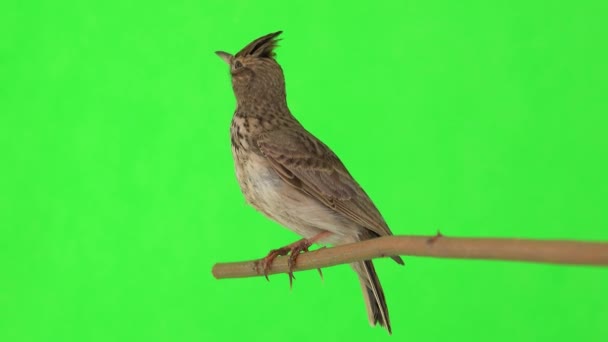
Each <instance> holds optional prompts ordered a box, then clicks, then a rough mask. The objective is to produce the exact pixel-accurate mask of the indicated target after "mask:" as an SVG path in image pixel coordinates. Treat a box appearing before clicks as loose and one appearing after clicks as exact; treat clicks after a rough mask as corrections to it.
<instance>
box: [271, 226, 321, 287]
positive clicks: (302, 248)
mask: <svg viewBox="0 0 608 342" xmlns="http://www.w3.org/2000/svg"><path fill="white" fill-rule="evenodd" d="M330 234H331V232H328V231H324V232H321V233H319V234H317V235H315V236H313V237H311V238H308V239H301V240H298V241H296V242H294V243H292V244H289V245H287V246H285V247H281V248H278V249H273V250H271V251H270V253H268V255H267V256H266V257H265V258H263V259H262V260H260V262H261V264H262V267H263V269H264V276H265V277H266V280H268V272H269V271H270V267H271V265H272V263H273V261H274V259H276V257H278V256H283V255H289V259H288V261H287V263H288V265H289V272H288V274H289V287H290V288H291V286H292V285H293V280H294V279H295V277H294V276H293V269H294V268H295V266H296V259H297V258H298V255H300V253H302V252H308V248H309V247H310V246H311V245H312V244H313V243H315V242H317V241H319V240H320V239H323V238H324V237H327V236H328V235H330ZM319 273H320V274H321V277H323V274H322V273H321V270H320V269H319Z"/></svg>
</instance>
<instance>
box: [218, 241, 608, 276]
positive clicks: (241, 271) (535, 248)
mask: <svg viewBox="0 0 608 342" xmlns="http://www.w3.org/2000/svg"><path fill="white" fill-rule="evenodd" d="M391 255H405V256H408V255H410V256H413V255H415V256H428V257H437V258H461V259H491V260H513V261H528V262H539V263H550V264H570V265H589V266H608V243H606V242H581V241H551V240H526V239H495V238H452V237H444V236H430V237H429V236H387V237H381V238H377V239H372V240H365V241H361V242H357V243H353V244H348V245H342V246H336V247H332V248H322V249H318V250H316V251H312V252H309V253H304V254H301V255H300V256H298V260H297V264H296V267H295V269H294V271H303V270H309V269H315V268H323V267H329V266H334V265H338V264H346V263H351V262H354V261H359V260H369V259H373V258H381V257H386V256H391ZM258 263H259V260H253V261H243V262H232V263H219V264H215V265H214V266H213V270H212V272H213V276H214V277H215V278H217V279H223V278H242V277H255V276H260V275H263V272H262V270H261V268H260V267H258ZM287 271H288V269H287V258H286V257H278V258H276V259H275V261H274V263H273V264H272V269H271V270H270V272H269V274H275V273H287Z"/></svg>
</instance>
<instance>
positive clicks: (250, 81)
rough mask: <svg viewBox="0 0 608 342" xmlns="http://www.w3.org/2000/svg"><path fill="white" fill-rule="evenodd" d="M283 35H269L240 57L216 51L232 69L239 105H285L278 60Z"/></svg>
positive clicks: (242, 52) (238, 54)
mask: <svg viewBox="0 0 608 342" xmlns="http://www.w3.org/2000/svg"><path fill="white" fill-rule="evenodd" d="M281 32H282V31H278V32H274V33H270V34H267V35H265V36H263V37H260V38H258V39H256V40H254V41H252V42H251V43H249V44H247V46H245V47H244V48H243V49H241V51H239V52H238V53H237V54H236V55H231V54H230V53H228V52H224V51H216V54H217V55H218V56H220V58H221V59H222V60H224V62H226V63H227V64H228V66H229V67H230V74H231V76H232V88H233V90H234V94H235V96H236V98H237V101H238V102H241V101H243V100H245V101H246V100H257V101H264V100H268V101H276V100H278V99H281V98H282V101H285V79H284V77H283V70H282V69H281V66H279V64H278V63H277V61H276V60H275V59H274V56H275V53H274V49H275V48H276V46H277V42H278V40H277V39H276V37H277V36H278V35H279V34H281Z"/></svg>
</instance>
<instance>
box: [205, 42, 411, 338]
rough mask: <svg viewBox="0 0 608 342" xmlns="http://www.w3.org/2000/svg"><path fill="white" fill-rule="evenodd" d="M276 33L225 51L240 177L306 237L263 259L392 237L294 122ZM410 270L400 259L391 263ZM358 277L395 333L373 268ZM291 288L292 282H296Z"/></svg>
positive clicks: (375, 319)
mask: <svg viewBox="0 0 608 342" xmlns="http://www.w3.org/2000/svg"><path fill="white" fill-rule="evenodd" d="M280 33H281V32H280V31H279V32H275V33H271V34H268V35H266V36H263V37H261V38H258V39H256V40H254V41H253V42H251V43H250V44H248V45H247V46H245V47H244V48H243V49H242V50H241V51H239V52H238V53H237V54H236V55H234V56H233V55H231V54H229V53H226V52H222V51H218V52H217V54H218V55H219V56H220V57H221V58H222V59H223V60H224V61H225V62H226V63H228V65H229V66H230V74H231V76H232V88H233V90H234V94H235V96H236V101H237V108H236V112H235V113H234V117H233V119H232V125H231V127H230V137H231V141H232V155H233V157H234V163H235V168H236V176H237V179H238V182H239V184H240V186H241V190H242V191H243V194H244V195H245V198H246V199H247V202H248V203H249V204H251V205H252V206H253V207H255V208H256V209H257V210H259V211H261V212H262V213H264V215H266V216H267V217H269V218H271V219H273V220H275V221H277V222H279V223H280V224H282V225H284V226H285V227H287V228H289V229H291V230H292V231H294V232H296V233H297V234H299V235H301V236H302V237H303V239H302V240H300V241H298V242H296V243H293V244H291V245H289V246H286V247H283V248H280V249H278V250H273V251H271V252H270V254H268V256H267V257H266V258H264V269H265V272H268V269H269V267H270V265H271V263H272V261H273V259H274V258H275V257H276V256H278V255H285V254H287V253H290V265H291V266H292V267H293V264H294V263H295V259H296V257H297V255H298V254H299V253H300V252H302V251H306V250H307V248H308V247H309V246H310V245H311V244H312V243H315V242H318V243H328V244H335V245H340V244H346V243H352V242H356V241H360V240H365V239H371V238H375V237H379V236H386V235H392V233H391V231H390V229H389V228H388V226H387V224H386V222H384V219H383V218H382V215H380V212H379V211H378V209H376V207H375V206H374V204H373V203H372V201H371V200H370V199H369V197H368V196H367V194H366V193H365V192H364V191H363V189H362V188H361V187H360V186H359V184H358V183H357V182H356V181H355V180H354V179H353V177H352V176H351V175H350V173H349V172H348V171H347V170H346V168H345V167H344V165H343V164H342V162H341V161H340V159H338V157H337V156H336V155H335V154H334V153H333V152H332V151H331V149H330V148H329V147H327V146H326V145H325V144H324V143H322V142H321V141H320V140H319V139H317V138H315V137H314V136H313V135H312V134H310V133H309V132H308V131H307V130H306V129H305V128H304V127H302V125H301V124H300V123H299V122H298V120H296V118H294V117H293V115H292V114H291V112H290V111H289V108H288V107H287V101H286V97H285V80H284V77H283V71H282V69H281V67H280V66H279V64H278V63H277V62H276V60H275V59H274V51H273V50H274V49H275V48H276V44H277V39H276V37H277V36H278V35H279V34H280ZM392 258H393V259H394V260H395V261H397V262H398V263H400V264H403V261H402V260H401V258H400V257H398V256H393V257H392ZM351 266H352V267H353V269H354V270H355V271H356V272H357V274H358V276H359V280H360V282H361V286H362V288H363V295H364V297H365V302H366V306H367V311H368V315H369V320H370V323H371V324H372V325H375V324H376V323H379V324H380V325H381V326H384V327H385V328H386V329H387V330H388V332H389V333H390V332H391V325H390V321H389V316H388V309H387V306H386V301H385V298H384V292H383V290H382V286H380V281H379V280H378V276H377V275H376V271H375V269H374V265H373V264H372V261H371V260H366V261H362V262H356V263H353V264H351ZM290 281H291V275H290Z"/></svg>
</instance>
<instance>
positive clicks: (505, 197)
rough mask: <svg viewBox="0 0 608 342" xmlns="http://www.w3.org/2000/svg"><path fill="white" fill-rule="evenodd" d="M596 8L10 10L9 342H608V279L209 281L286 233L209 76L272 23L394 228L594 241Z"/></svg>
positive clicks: (505, 266)
mask: <svg viewBox="0 0 608 342" xmlns="http://www.w3.org/2000/svg"><path fill="white" fill-rule="evenodd" d="M607 17H608V5H606V2H605V1H577V2H569V3H561V2H554V1H537V2H529V1H496V2H487V1H471V2H466V3H461V2H456V1H404V2H401V3H398V2H396V1H395V2H381V1H376V2H373V3H369V4H366V3H359V4H357V3H353V2H343V3H333V4H330V3H326V2H325V1H306V2H287V1H272V2H264V3H257V4H256V3H254V2H250V1H201V0H199V1H194V0H186V1H173V2H170V1H167V2H164V3H163V2H154V1H82V2H77V1H59V2H57V1H32V2H13V1H8V2H6V1H4V2H2V4H1V5H0V19H1V20H0V34H1V36H0V38H1V39H0V44H1V45H0V49H1V51H0V110H1V112H0V160H1V161H0V162H1V165H0V340H1V341H7V342H9V341H214V340H238V339H251V340H261V341H274V340H285V339H295V340H298V341H318V340H325V339H334V338H340V339H348V340H367V341H372V340H389V339H390V338H392V340H393V341H397V340H406V341H447V340H457V341H459V340H466V341H487V340H491V341H539V340H542V341H569V340H581V341H605V338H606V336H608V323H607V322H608V296H607V295H606V294H607V292H606V290H607V289H608V270H607V269H601V268H592V267H565V266H552V265H537V264H525V263H512V262H486V261H471V260H438V259H430V258H417V257H406V258H405V261H406V266H405V267H399V266H398V265H396V264H395V263H393V262H392V261H390V260H378V261H377V262H376V264H377V269H378V273H379V274H380V277H381V279H382V283H383V285H384V289H385V291H386V295H387V299H388V304H389V308H390V312H391V320H392V324H393V330H394V334H393V336H392V337H389V336H388V335H387V334H386V332H385V331H384V330H383V329H380V328H376V329H372V328H370V327H369V326H368V323H367V318H366V314H365V309H364V305H363V300H362V296H361V293H360V288H359V284H358V282H357V281H356V277H355V275H354V273H353V272H352V271H351V270H350V269H349V268H348V267H347V266H339V267H334V268H329V269H325V271H324V274H325V280H324V281H323V282H322V281H320V280H319V277H318V275H317V273H316V272H314V271H312V272H303V273H299V274H297V278H298V279H297V281H296V283H295V284H294V285H295V286H294V289H293V290H291V291H290V290H289V287H288V282H287V277H286V276H285V275H277V276H273V277H271V281H270V282H266V281H265V280H264V279H263V278H248V279H235V280H221V281H219V280H215V279H214V278H213V277H212V275H211V267H212V265H213V264H214V263H215V262H220V261H236V260H247V259H251V258H257V257H261V256H263V255H265V254H266V253H267V252H268V250H270V249H272V248H276V247H279V246H282V245H285V244H287V243H290V242H292V241H294V240H296V239H297V237H296V236H295V235H294V234H293V233H291V232H290V231H288V230H286V229H283V228H281V227H280V226H279V225H277V224H275V223H273V222H270V221H269V220H267V219H265V218H264V217H263V216H262V215H260V214H259V213H257V212H255V210H253V209H252V208H250V207H248V206H247V205H246V204H245V202H244V199H243V197H242V195H241V193H240V191H239V188H238V186H237V184H236V181H235V177H234V171H233V165H232V159H231V154H230V145H229V135H228V130H229V125H230V120H231V116H232V113H233V110H234V107H235V101H234V97H233V94H232V90H231V86H230V81H229V74H228V69H227V67H226V65H225V64H224V63H223V62H222V61H221V60H220V59H219V58H218V57H217V56H216V55H215V54H214V53H213V52H214V51H215V50H226V51H229V52H233V53H234V52H236V51H238V50H239V49H240V48H241V47H243V46H244V45H245V44H247V43H248V42H249V41H251V40H253V39H254V38H257V37H258V36H261V35H263V34H266V33H268V32H273V31H276V30H284V31H285V33H284V34H283V40H282V42H281V46H280V48H279V49H278V51H277V55H278V57H277V58H278V61H279V62H280V63H281V65H282V66H283V68H284V70H285V75H286V80H287V92H288V100H289V104H290V107H291V109H292V111H293V112H294V114H295V115H296V116H297V117H298V118H299V119H300V120H301V122H302V123H303V124H304V125H305V126H306V127H307V128H308V129H309V130H311V131H312V132H313V133H314V134H316V135H317V136H318V137H319V138H321V139H322V140H324V141H325V142H326V143H327V144H328V145H330V146H331V147H332V148H333V149H334V150H335V152H336V153H337V154H338V155H340V157H341V159H342V160H343V161H344V163H345V164H346V165H347V166H348V168H349V170H350V171H351V172H352V174H353V175H354V176H355V177H356V178H357V180H358V181H359V182H360V183H361V184H362V186H363V187H364V188H365V189H366V191H367V192H368V193H369V195H370V196H371V197H372V198H373V199H374V202H375V203H376V205H377V206H378V207H379V208H380V210H381V211H382V213H383V215H384V216H385V218H386V220H387V222H388V223H389V225H390V226H391V227H392V230H393V231H394V232H395V233H396V234H434V233H435V232H436V231H437V229H441V231H442V232H443V233H444V234H445V235H449V236H493V237H521V238H545V239H582V240H608V230H607V227H608V214H607V203H608V202H607V199H606V198H607V196H608V185H607V182H606V175H607V174H608V163H607V162H608V156H607V153H606V152H607V150H608V138H607V131H608V120H607V119H606V114H608V99H607V93H608V91H607V90H608V87H607V85H606V82H607V79H608V68H607V63H606V61H607V60H608V48H607V45H606V42H607V41H606V37H608V21H607V20H606V18H607Z"/></svg>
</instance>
